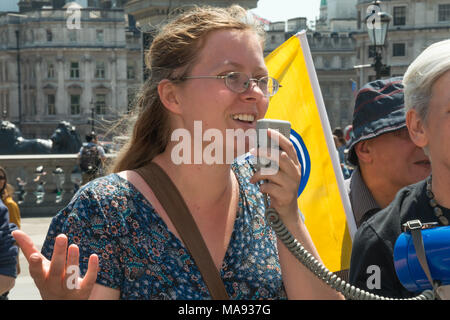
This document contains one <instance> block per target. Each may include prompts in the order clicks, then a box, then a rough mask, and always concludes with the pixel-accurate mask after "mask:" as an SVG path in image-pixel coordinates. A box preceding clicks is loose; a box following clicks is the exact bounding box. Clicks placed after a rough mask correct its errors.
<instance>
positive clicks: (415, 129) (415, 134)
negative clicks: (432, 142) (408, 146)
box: [406, 109, 428, 148]
mask: <svg viewBox="0 0 450 320" xmlns="http://www.w3.org/2000/svg"><path fill="white" fill-rule="evenodd" d="M406 126H407V127H408V131H409V136H410V138H411V140H412V142H414V144H415V145H416V146H418V147H420V148H423V147H426V146H427V145H428V138H427V134H426V130H425V123H424V122H423V120H422V119H421V118H420V116H419V114H418V113H417V111H416V110H414V109H410V110H409V111H408V112H407V113H406Z"/></svg>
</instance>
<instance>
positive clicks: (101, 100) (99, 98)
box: [95, 94, 106, 114]
mask: <svg viewBox="0 0 450 320" xmlns="http://www.w3.org/2000/svg"><path fill="white" fill-rule="evenodd" d="M95 113H96V114H106V95H105V94H96V95H95Z"/></svg>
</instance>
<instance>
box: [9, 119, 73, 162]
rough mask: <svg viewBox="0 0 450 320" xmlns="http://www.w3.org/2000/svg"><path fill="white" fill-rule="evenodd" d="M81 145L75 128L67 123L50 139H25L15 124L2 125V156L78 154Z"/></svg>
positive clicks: (62, 123)
mask: <svg viewBox="0 0 450 320" xmlns="http://www.w3.org/2000/svg"><path fill="white" fill-rule="evenodd" d="M81 145H82V143H81V139H80V136H79V134H78V133H77V132H76V131H75V127H73V126H72V125H70V123H68V122H67V121H61V122H60V123H59V124H58V127H57V128H56V130H55V132H54V133H53V134H52V136H51V138H50V139H25V138H24V137H22V133H21V132H20V130H19V129H18V128H17V127H16V125H14V124H13V123H11V122H9V121H5V120H2V121H1V123H0V154H59V153H78V151H79V150H80V148H81Z"/></svg>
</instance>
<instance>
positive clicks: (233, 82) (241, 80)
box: [180, 72, 281, 97]
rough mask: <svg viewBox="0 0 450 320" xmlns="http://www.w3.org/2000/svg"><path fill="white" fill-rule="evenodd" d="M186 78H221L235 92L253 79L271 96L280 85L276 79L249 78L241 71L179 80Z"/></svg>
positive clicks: (238, 91)
mask: <svg viewBox="0 0 450 320" xmlns="http://www.w3.org/2000/svg"><path fill="white" fill-rule="evenodd" d="M187 79H223V80H224V81H225V85H226V86H227V88H228V89H230V90H231V91H233V92H236V93H243V92H245V91H247V90H248V88H249V86H250V83H251V82H252V81H255V82H256V83H257V85H258V87H259V89H260V90H261V91H262V93H263V94H264V95H265V96H267V97H271V96H273V95H274V94H275V93H277V91H278V89H279V88H280V87H281V85H280V84H279V82H278V81H277V79H275V78H272V77H269V76H266V77H262V78H259V79H255V78H249V77H248V76H247V75H246V74H245V73H243V72H230V73H228V74H226V75H223V76H192V77H183V78H181V79H180V80H181V81H182V80H187Z"/></svg>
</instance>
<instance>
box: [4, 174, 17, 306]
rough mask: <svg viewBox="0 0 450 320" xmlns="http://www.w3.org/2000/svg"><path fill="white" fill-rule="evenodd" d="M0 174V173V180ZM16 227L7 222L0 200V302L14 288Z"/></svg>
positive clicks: (7, 217) (15, 275) (15, 274)
mask: <svg viewBox="0 0 450 320" xmlns="http://www.w3.org/2000/svg"><path fill="white" fill-rule="evenodd" d="M2 177H3V178H4V176H2V173H1V172H0V180H4V179H1V178H2ZM15 229H17V227H16V226H15V225H14V224H12V223H10V222H9V214H8V208H6V206H5V205H4V203H3V201H2V200H1V199H0V300H5V299H7V294H6V293H7V292H9V290H11V289H12V288H13V287H14V284H15V279H16V277H17V255H18V249H17V246H16V245H15V241H14V238H13V237H12V235H11V231H13V230H15Z"/></svg>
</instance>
